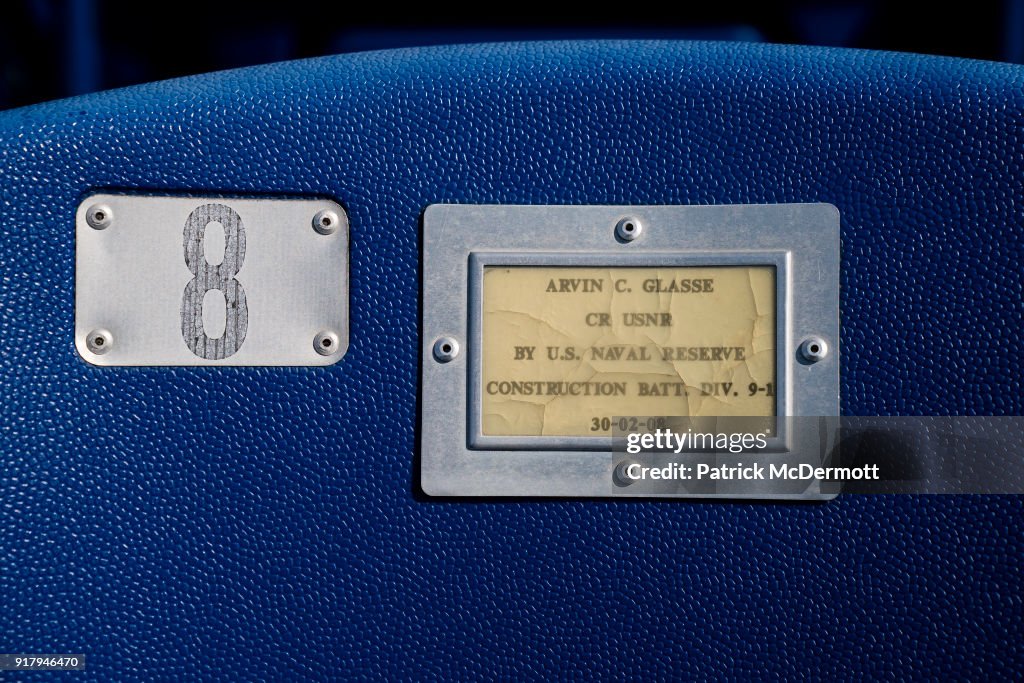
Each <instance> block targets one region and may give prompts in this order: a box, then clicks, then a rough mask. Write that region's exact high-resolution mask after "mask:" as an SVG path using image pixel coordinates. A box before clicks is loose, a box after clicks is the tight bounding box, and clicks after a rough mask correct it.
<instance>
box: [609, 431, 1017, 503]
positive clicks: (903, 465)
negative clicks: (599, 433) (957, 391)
mask: <svg viewBox="0 0 1024 683" xmlns="http://www.w3.org/2000/svg"><path fill="white" fill-rule="evenodd" d="M612 425H613V429H612V436H613V444H614V445H613V451H612V472H613V474H612V484H613V493H616V494H622V495H638V494H656V495H657V494H664V495H685V494H714V495H732V494H736V495H761V494H769V495H771V494H780V495H787V496H800V495H804V494H807V493H813V494H816V495H825V496H829V495H833V494H838V493H1002V494H1016V493H1024V439H1022V435H1024V418H1021V417H850V418H847V417H843V418H840V417H827V418H826V417H787V418H775V417H767V418H766V417H754V418H749V417H727V418H720V417H719V418H682V417H654V418H652V417H616V418H614V419H613V420H612Z"/></svg>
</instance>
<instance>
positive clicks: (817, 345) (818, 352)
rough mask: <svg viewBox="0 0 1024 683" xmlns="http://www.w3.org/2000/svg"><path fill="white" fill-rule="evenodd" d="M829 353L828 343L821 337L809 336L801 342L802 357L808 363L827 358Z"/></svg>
mask: <svg viewBox="0 0 1024 683" xmlns="http://www.w3.org/2000/svg"><path fill="white" fill-rule="evenodd" d="M827 355H828V344H827V343H826V342H825V340H824V339H822V338H821V337H808V338H807V339H805V340H804V341H803V343H802V344H800V357H801V358H803V360H804V361H806V362H808V363H817V362H818V361H821V360H825V356H827Z"/></svg>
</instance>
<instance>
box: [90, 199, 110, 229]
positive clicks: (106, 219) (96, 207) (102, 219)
mask: <svg viewBox="0 0 1024 683" xmlns="http://www.w3.org/2000/svg"><path fill="white" fill-rule="evenodd" d="M113 221H114V214H113V213H112V212H111V210H110V207H109V206H107V205H106V204H93V205H92V206H90V207H89V208H88V209H87V210H86V212H85V222H86V223H88V224H89V227H91V228H93V229H94V230H106V229H107V228H109V227H110V224H111V223H112V222H113Z"/></svg>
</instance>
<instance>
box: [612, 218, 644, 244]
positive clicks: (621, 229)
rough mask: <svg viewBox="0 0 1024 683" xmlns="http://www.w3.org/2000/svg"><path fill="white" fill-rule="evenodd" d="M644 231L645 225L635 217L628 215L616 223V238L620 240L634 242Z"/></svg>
mask: <svg viewBox="0 0 1024 683" xmlns="http://www.w3.org/2000/svg"><path fill="white" fill-rule="evenodd" d="M643 231H644V226H643V225H642V224H641V223H640V221H638V220H637V219H635V218H630V217H626V218H623V219H622V220H621V221H619V222H618V223H616V224H615V239H617V240H619V241H620V242H632V241H633V240H635V239H636V238H637V237H639V236H640V233H641V232H643Z"/></svg>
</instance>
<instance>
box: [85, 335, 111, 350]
mask: <svg viewBox="0 0 1024 683" xmlns="http://www.w3.org/2000/svg"><path fill="white" fill-rule="evenodd" d="M113 345H114V337H113V335H111V334H110V332H108V331H107V330H93V331H91V332H90V333H89V335H88V336H87V337H86V338H85V347H86V348H87V349H89V350H90V351H91V352H93V353H95V354H96V355H97V356H102V355H103V354H105V353H106V352H107V351H109V350H110V347H112V346H113Z"/></svg>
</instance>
